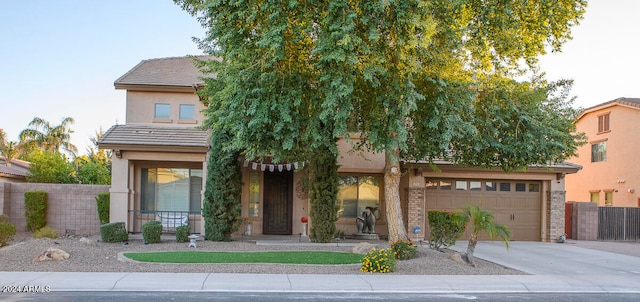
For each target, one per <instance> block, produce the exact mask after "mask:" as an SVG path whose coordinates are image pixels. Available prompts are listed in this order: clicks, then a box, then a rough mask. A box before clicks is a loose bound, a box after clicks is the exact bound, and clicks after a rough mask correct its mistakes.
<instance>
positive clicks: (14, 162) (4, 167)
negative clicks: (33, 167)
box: [0, 156, 29, 182]
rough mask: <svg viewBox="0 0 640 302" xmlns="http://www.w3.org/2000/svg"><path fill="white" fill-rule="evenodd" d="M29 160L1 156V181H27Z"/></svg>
mask: <svg viewBox="0 0 640 302" xmlns="http://www.w3.org/2000/svg"><path fill="white" fill-rule="evenodd" d="M28 173H29V162H26V161H23V160H19V159H15V158H14V159H11V160H7V158H6V157H4V156H0V182H26V181H27V175H28Z"/></svg>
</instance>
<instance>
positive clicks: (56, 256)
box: [36, 248, 70, 261]
mask: <svg viewBox="0 0 640 302" xmlns="http://www.w3.org/2000/svg"><path fill="white" fill-rule="evenodd" d="M69 257H70V255H69V253H67V252H65V251H63V250H61V249H55V248H49V249H48V250H46V251H44V253H42V255H40V256H38V258H36V260H38V261H60V260H65V259H69Z"/></svg>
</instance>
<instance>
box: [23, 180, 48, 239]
mask: <svg viewBox="0 0 640 302" xmlns="http://www.w3.org/2000/svg"><path fill="white" fill-rule="evenodd" d="M24 216H25V217H26V219H27V230H28V231H35V230H39V229H41V228H43V227H45V226H46V225H47V192H45V191H42V190H35V191H28V192H25V193H24Z"/></svg>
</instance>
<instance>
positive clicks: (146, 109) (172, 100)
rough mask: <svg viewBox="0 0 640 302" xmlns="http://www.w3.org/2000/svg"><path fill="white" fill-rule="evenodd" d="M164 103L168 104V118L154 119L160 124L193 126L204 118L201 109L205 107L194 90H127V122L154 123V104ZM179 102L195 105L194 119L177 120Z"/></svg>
mask: <svg viewBox="0 0 640 302" xmlns="http://www.w3.org/2000/svg"><path fill="white" fill-rule="evenodd" d="M156 103H164V104H169V105H170V113H169V114H170V117H169V119H168V120H162V121H159V120H156V121H155V122H156V123H158V122H159V123H160V124H173V125H185V126H195V125H196V124H198V125H199V124H201V123H202V121H203V120H204V115H203V114H202V112H201V111H202V110H204V109H205V106H204V104H202V103H201V102H200V100H199V98H198V96H197V95H195V92H190V93H179V92H148V91H127V121H126V123H127V124H150V123H154V118H153V117H154V112H155V104H156ZM180 104H193V105H195V121H191V122H187V123H185V124H182V121H180V120H179V113H180Z"/></svg>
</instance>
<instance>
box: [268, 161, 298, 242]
mask: <svg viewBox="0 0 640 302" xmlns="http://www.w3.org/2000/svg"><path fill="white" fill-rule="evenodd" d="M292 211H293V172H289V171H287V172H264V217H263V220H262V221H263V222H262V233H263V234H272V235H291V225H292Z"/></svg>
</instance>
